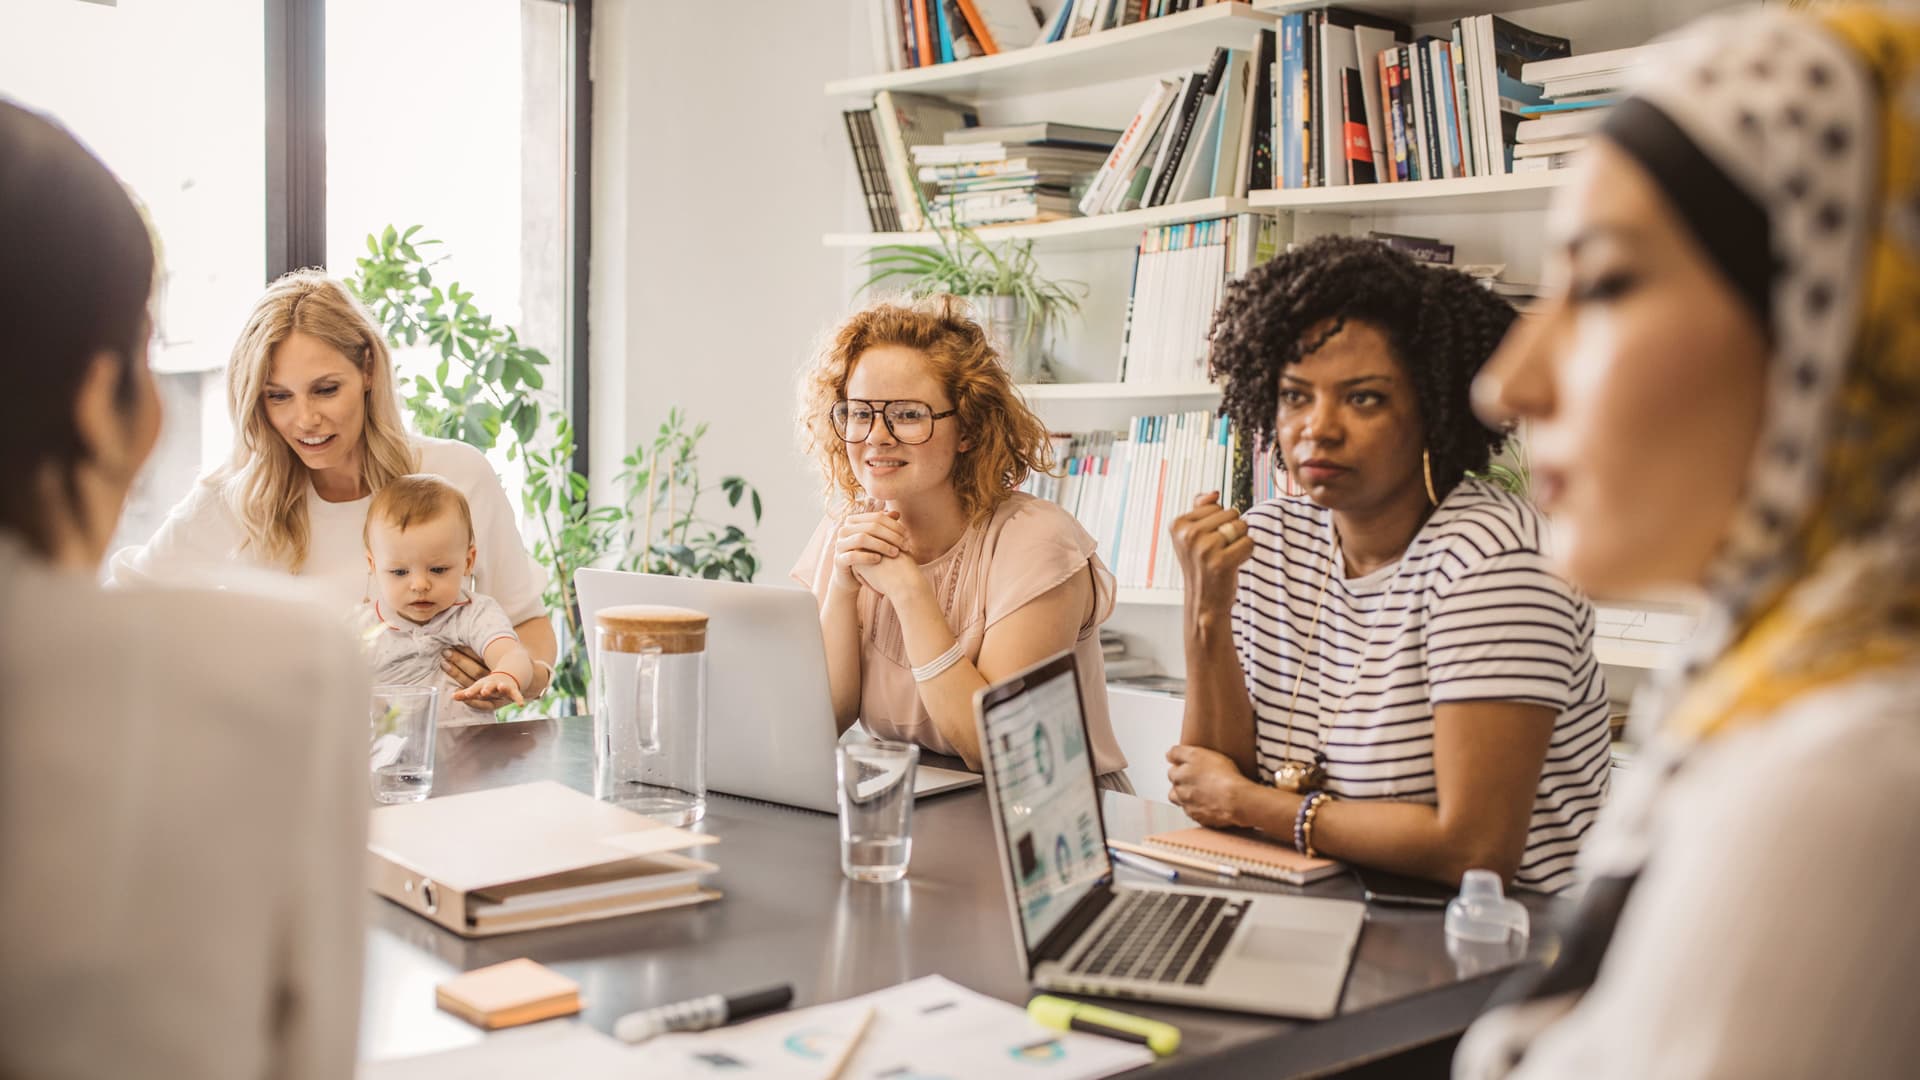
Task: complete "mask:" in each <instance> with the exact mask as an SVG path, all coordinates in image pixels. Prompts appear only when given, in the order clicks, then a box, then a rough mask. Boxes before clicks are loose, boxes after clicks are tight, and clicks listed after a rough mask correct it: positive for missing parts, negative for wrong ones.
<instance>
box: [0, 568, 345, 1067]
mask: <svg viewBox="0 0 1920 1080" xmlns="http://www.w3.org/2000/svg"><path fill="white" fill-rule="evenodd" d="M0 685H3V686H5V687H6V688H7V692H6V698H5V702H4V704H0V716H3V717H4V720H3V721H0V957H4V958H5V960H4V962H0V1076H36V1077H54V1076H60V1077H81V1076H88V1077H96V1076H98V1077H106V1076H156V1077H159V1076H165V1077H188V1076H191V1077H196V1078H201V1080H228V1078H232V1080H239V1078H242V1077H246V1078H258V1077H265V1076H273V1077H282V1078H320V1077H325V1078H342V1080H344V1078H346V1077H349V1076H351V1075H352V1073H353V1065H354V1056H355V1042H356V1028H357V1025H358V1020H359V1007H358V1003H359V994H360V977H361V973H360V968H361V958H362V956H363V955H364V952H365V947H366V943H365V929H364V927H363V925H362V919H363V918H364V916H365V911H366V885H365V881H364V878H365V862H366V854H365V848H366V821H367V764H366V752H367V749H366V748H367V735H366V731H367V727H366V719H365V718H366V715H367V712H366V710H367V690H368V684H367V674H366V668H365V666H364V662H363V661H362V660H361V658H360V656H359V654H358V652H357V651H356V649H355V647H354V644H353V641H352V640H351V636H350V635H349V634H348V633H347V632H346V631H345V630H344V629H343V628H342V626H341V624H340V620H339V619H338V618H337V617H334V616H332V615H328V614H323V613H321V612H320V611H318V610H317V609H314V608H310V607H307V606H303V605H298V604H293V603H288V602H285V601H280V600H269V599H263V598H261V597H259V596H252V595H247V594H245V593H243V592H240V591H233V592H193V591H186V590H174V589H155V590H144V589H143V590H137V591H134V590H129V591H102V590H101V589H100V588H99V586H98V585H96V584H95V583H94V582H93V581H91V580H89V579H88V578H87V577H86V576H84V575H78V574H69V573H59V572H56V571H54V570H52V569H50V568H48V567H47V566H46V565H45V564H44V563H42V562H40V561H39V560H37V559H34V558H32V557H31V556H29V555H28V554H27V553H26V551H25V550H24V548H22V547H21V546H20V545H19V544H18V543H17V542H15V541H14V540H12V539H11V538H10V537H7V536H5V535H0Z"/></svg>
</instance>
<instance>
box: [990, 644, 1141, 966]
mask: <svg viewBox="0 0 1920 1080" xmlns="http://www.w3.org/2000/svg"><path fill="white" fill-rule="evenodd" d="M1062 661H1064V662H1062ZM982 719H983V721H984V724H983V726H984V728H985V732H986V736H987V742H988V745H987V746H985V747H983V748H982V752H983V753H985V754H987V755H989V756H990V757H991V759H992V766H993V767H992V768H991V769H990V770H988V775H989V777H990V780H989V782H990V783H991V785H992V787H993V791H992V793H991V794H992V797H993V798H994V799H995V800H996V801H997V802H998V803H999V811H1000V824H1001V827H1002V828H1003V829H1005V831H1006V835H1004V836H1003V837H1001V842H1002V843H1003V844H1005V845H1006V848H1007V854H1008V865H1009V866H1011V867H1012V868H1013V878H1014V895H1015V902H1016V903H1017V904H1018V905H1019V909H1020V925H1021V929H1022V931H1023V932H1024V934H1025V936H1026V943H1025V944H1026V947H1027V949H1028V950H1029V951H1031V950H1032V949H1034V948H1036V947H1037V946H1038V945H1039V944H1040V942H1041V941H1042V940H1044V939H1045V938H1046V936H1047V932H1048V931H1050V930H1052V929H1053V928H1054V926H1055V925H1056V924H1057V923H1059V921H1060V920H1061V919H1062V918H1064V917H1065V916H1066V914H1067V913H1068V912H1069V911H1072V910H1073V907H1074V905H1075V904H1077V903H1079V902H1080V901H1081V900H1082V899H1083V898H1085V897H1086V895H1087V894H1088V893H1089V892H1090V891H1092V889H1093V887H1094V886H1095V885H1097V884H1098V883H1099V882H1101V881H1102V880H1106V879H1107V878H1109V877H1110V875H1111V874H1112V872H1113V864H1112V863H1111V862H1110V861H1109V860H1108V858H1107V846H1106V834H1105V832H1103V831H1102V829H1101V827H1100V792H1099V789H1098V788H1097V787H1095V785H1094V781H1093V760H1092V757H1091V755H1089V754H1088V752H1087V727H1086V723H1085V721H1084V719H1083V718H1082V717H1081V715H1080V692H1079V687H1078V686H1077V685H1076V683H1075V681H1074V665H1073V663H1072V662H1071V654H1069V655H1068V656H1066V657H1062V658H1060V660H1059V661H1055V662H1052V663H1048V664H1044V665H1042V666H1041V667H1040V668H1038V669H1036V670H1035V671H1034V672H1032V673H1031V675H1030V676H1028V678H1027V679H1026V682H1025V684H1024V686H1022V687H1021V688H1020V689H1019V690H1018V691H1017V692H1015V693H1012V694H1010V695H1008V696H1006V697H1004V698H1002V699H1001V700H999V701H998V702H995V703H993V704H990V705H988V706H987V707H986V708H985V710H984V712H983V716H982Z"/></svg>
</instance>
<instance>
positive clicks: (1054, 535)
mask: <svg viewBox="0 0 1920 1080" xmlns="http://www.w3.org/2000/svg"><path fill="white" fill-rule="evenodd" d="M838 527H839V519H838V518H836V517H827V518H825V519H823V520H822V521H821V522H820V525H819V527H818V528H816V529H814V530H813V539H811V540H809V541H808V542H807V548H806V551H805V552H804V553H802V554H801V556H800V561H799V562H798V563H796V564H794V567H793V574H792V576H793V579H794V580H795V581H797V582H799V583H800V584H802V585H805V586H806V587H807V588H808V589H811V590H812V591H813V595H814V598H815V599H816V600H817V601H819V602H820V603H823V604H824V603H825V602H826V598H827V588H828V586H829V584H830V583H831V581H832V578H833V535H834V532H835V531H836V530H837V529H838ZM1088 566H1091V567H1092V568H1093V595H1094V602H1093V613H1092V615H1090V616H1089V617H1088V618H1087V620H1086V621H1085V622H1083V623H1081V624H1080V632H1079V635H1078V637H1077V639H1076V640H1075V643H1074V646H1073V651H1074V654H1075V656H1076V658H1077V659H1078V661H1079V666H1080V679H1081V686H1080V693H1081V697H1082V699H1083V700H1084V701H1085V702H1086V710H1087V732H1088V737H1089V739H1090V740H1091V742H1092V744H1093V771H1094V774H1095V775H1096V776H1098V775H1104V774H1106V773H1110V772H1114V771H1116V770H1119V769H1124V768H1126V767H1127V759H1126V758H1125V757H1124V756H1123V755H1122V754H1121V753H1120V744H1119V742H1118V741H1117V740H1115V739H1114V737H1113V721H1112V719H1111V718H1110V717H1109V716H1108V713H1107V668H1106V661H1105V659H1104V658H1103V657H1102V656H1101V653H1100V633H1099V630H1100V624H1101V623H1103V622H1106V621H1107V616H1109V615H1111V614H1113V596H1114V593H1113V588H1114V583H1113V574H1112V573H1111V572H1110V571H1108V569H1107V566H1106V564H1105V563H1103V562H1101V561H1100V556H1098V555H1096V554H1094V540H1093V537H1092V536H1090V535H1088V533H1087V531H1086V530H1085V529H1083V528H1081V527H1080V523H1079V522H1078V521H1075V520H1074V519H1073V515H1071V514H1069V513H1067V512H1066V511H1065V510H1064V509H1062V508H1061V507H1060V506H1059V505H1058V504H1056V503H1052V502H1048V501H1047V500H1045V499H1039V498H1035V497H1034V496H1032V495H1027V494H1024V493H1021V492H1015V493H1014V494H1012V495H1009V496H1008V497H1007V498H1006V500H1005V501H1003V502H1002V503H1001V504H1000V505H999V506H998V507H997V508H995V510H994V511H993V513H992V514H991V515H990V516H989V517H987V518H986V519H985V520H982V521H977V522H975V523H974V524H973V525H971V526H969V527H968V529H967V531H966V532H965V533H964V534H962V535H961V537H960V541H959V542H958V543H956V544H954V545H953V547H952V548H951V549H949V550H948V551H947V552H946V554H944V555H941V556H940V557H939V558H937V559H935V560H933V561H932V562H930V563H924V564H922V565H921V567H920V569H921V570H922V571H923V572H925V574H926V575H927V580H928V582H930V583H931V584H932V585H933V595H934V598H935V600H936V601H937V602H938V603H939V605H940V610H941V612H942V613H944V614H945V615H946V617H947V626H948V627H949V628H950V629H951V630H952V631H953V633H954V636H955V637H956V638H958V639H959V641H960V648H961V650H962V651H963V652H964V653H965V654H966V657H967V659H968V660H969V661H971V662H973V663H976V664H977V663H979V662H980V647H981V645H982V644H983V643H984V642H985V641H986V637H987V628H988V627H990V626H992V625H993V624H995V623H997V622H999V621H1000V620H1001V619H1004V618H1006V617H1007V616H1008V615H1011V614H1013V613H1014V612H1016V611H1018V610H1020V609H1021V608H1022V607H1024V606H1026V605H1027V604H1029V603H1031V602H1032V601H1033V600H1035V599H1037V598H1039V597H1040V596H1042V595H1043V594H1045V593H1046V592H1047V591H1048V590H1050V589H1053V588H1054V587H1056V586H1058V585H1060V584H1062V583H1064V582H1066V581H1067V580H1069V579H1070V578H1072V577H1073V575H1075V574H1078V573H1082V572H1084V571H1085V570H1086V568H1087V567H1088ZM858 610H859V612H860V721H861V723H863V724H865V725H866V728H867V730H868V731H870V732H872V733H873V734H874V735H876V736H878V737H880V738H883V739H895V740H899V741H902V742H916V743H919V744H920V745H922V746H924V747H926V748H927V749H929V750H932V751H934V752H935V753H939V754H954V753H955V750H954V748H953V744H951V743H949V742H948V741H947V740H946V738H945V737H944V736H942V735H941V733H940V729H939V728H937V727H935V726H934V723H933V717H931V716H929V715H928V714H927V708H926V706H925V705H924V704H922V703H921V701H920V691H919V688H918V686H917V685H916V684H915V683H914V681H913V664H912V663H911V662H910V661H909V660H908V659H907V649H906V640H905V638H904V636H903V635H902V632H901V629H900V620H899V617H898V616H896V615H895V614H894V611H893V605H892V604H890V603H888V602H887V601H886V599H885V598H884V597H882V596H881V595H880V594H879V593H877V592H875V591H873V590H872V589H871V588H867V587H866V586H862V587H861V589H860V598H859V603H858ZM929 659H930V658H929Z"/></svg>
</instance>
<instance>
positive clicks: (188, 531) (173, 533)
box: [108, 435, 546, 625]
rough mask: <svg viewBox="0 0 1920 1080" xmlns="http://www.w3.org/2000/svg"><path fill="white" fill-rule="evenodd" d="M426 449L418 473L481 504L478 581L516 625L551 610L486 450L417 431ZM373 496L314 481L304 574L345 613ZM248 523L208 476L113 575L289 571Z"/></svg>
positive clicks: (362, 587) (117, 579)
mask: <svg viewBox="0 0 1920 1080" xmlns="http://www.w3.org/2000/svg"><path fill="white" fill-rule="evenodd" d="M412 442H413V447H414V450H415V452H416V453H417V454H418V455H419V465H418V466H417V471H419V472H423V473H433V474H435V475H438V476H440V477H443V478H444V479H446V481H447V482H448V483H450V484H452V485H453V486H454V487H456V488H459V489H460V493H461V494H463V495H465V496H466V497H467V505H468V507H469V509H471V510H472V512H473V533H474V544H475V545H476V546H477V547H478V549H479V559H478V560H477V561H476V562H475V563H474V567H473V576H474V582H475V584H474V589H475V591H476V592H482V593H486V594H487V595H488V596H491V597H493V598H494V599H496V600H498V601H500V606H501V607H502V608H504V609H505V610H506V612H507V617H508V618H509V619H512V620H513V622H514V623H515V624H516V625H517V624H519V623H523V622H526V621H527V620H528V619H537V618H539V617H540V616H541V615H542V614H544V613H545V610H546V609H545V607H544V606H543V605H542V604H541V602H540V593H541V583H542V581H543V580H544V575H543V574H542V572H541V570H540V568H539V566H538V565H537V564H536V563H534V561H533V560H532V558H530V557H529V556H528V555H527V551H526V548H525V547H524V546H523V545H522V544H521V542H520V533H519V530H518V528H517V526H516V524H515V521H516V519H515V516H514V513H513V507H512V506H511V505H509V504H508V502H507V494H506V492H505V490H503V489H502V488H501V486H500V478H499V477H497V476H495V475H494V473H493V466H492V465H490V464H488V462H487V459H486V456H485V455H484V454H482V453H480V451H478V450H476V449H474V448H473V447H471V446H468V445H467V444H466V443H462V442H453V441H451V440H448V439H429V438H427V437H425V436H422V435H415V436H412ZM372 502H373V497H372V496H368V497H367V498H364V499H355V500H354V501H352V502H343V503H332V502H328V501H326V500H325V499H322V498H321V497H320V496H319V494H318V493H317V492H315V491H314V490H313V486H312V484H311V483H309V484H308V486H307V522H308V534H309V536H308V544H307V563H306V566H304V567H303V568H302V569H301V570H300V572H299V573H298V574H297V575H294V576H297V577H299V578H300V579H302V581H303V582H304V583H308V584H310V585H312V586H313V587H314V589H315V590H316V592H317V595H318V597H319V598H321V599H322V601H323V602H324V603H326V604H328V605H329V606H331V607H333V608H334V609H335V610H337V611H339V612H340V613H341V614H342V615H345V614H346V613H348V612H350V611H352V610H353V609H354V608H355V607H356V606H357V605H359V604H360V603H361V602H362V601H363V600H366V599H368V598H369V597H368V594H369V588H368V584H367V547H366V540H365V539H364V537H363V536H362V532H363V531H364V529H365V528H366V524H367V507H368V506H369V505H371V504H372ZM245 541H246V530H245V529H244V528H243V527H242V526H241V524H240V519H239V518H237V517H235V516H234V514H233V510H232V508H231V507H229V506H228V505H227V501H226V499H225V498H224V497H223V496H222V495H221V493H220V492H219V491H218V490H217V489H215V488H214V487H213V486H212V485H210V484H208V483H206V482H205V481H202V482H201V483H198V484H195V485H194V486H193V490H192V491H191V492H189V493H188V494H187V497H186V498H185V499H182V500H181V501H180V504H179V505H178V506H175V507H174V508H173V511H172V512H171V513H169V514H168V515H167V520H166V521H165V522H164V523H163V524H161V526H160V531H159V532H156V533H154V534H153V539H152V540H149V541H147V544H146V546H144V547H130V548H126V549H123V550H122V551H120V552H119V553H118V554H116V555H114V557H113V559H112V561H111V562H110V564H109V567H108V580H109V581H110V582H111V583H112V584H115V585H137V584H154V583H164V584H173V585H181V584H197V585H214V586H224V585H229V584H232V583H233V581H234V580H235V575H234V573H233V569H234V567H235V566H240V567H246V568H250V569H253V570H257V571H267V572H270V573H275V574H285V573H286V570H285V569H284V568H283V567H281V566H279V565H278V564H274V563H269V562H267V561H266V560H265V559H264V558H262V557H261V556H260V555H259V554H258V553H256V552H253V551H251V550H243V548H244V545H245Z"/></svg>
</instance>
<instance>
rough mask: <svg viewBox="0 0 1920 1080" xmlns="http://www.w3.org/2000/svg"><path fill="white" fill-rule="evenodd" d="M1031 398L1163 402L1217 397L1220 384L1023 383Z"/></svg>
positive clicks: (1031, 399) (1035, 399)
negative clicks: (1177, 399) (1176, 399)
mask: <svg viewBox="0 0 1920 1080" xmlns="http://www.w3.org/2000/svg"><path fill="white" fill-rule="evenodd" d="M1020 392H1021V393H1022V394H1025V395H1026V398H1027V400H1028V401H1140V400H1152V401H1162V400H1168V399H1175V398H1217V397H1219V396H1220V387H1219V386H1217V385H1215V384H1213V383H1208V382H1196V383H1165V382H1138V383H1096V382H1087V383H1021V384H1020Z"/></svg>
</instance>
